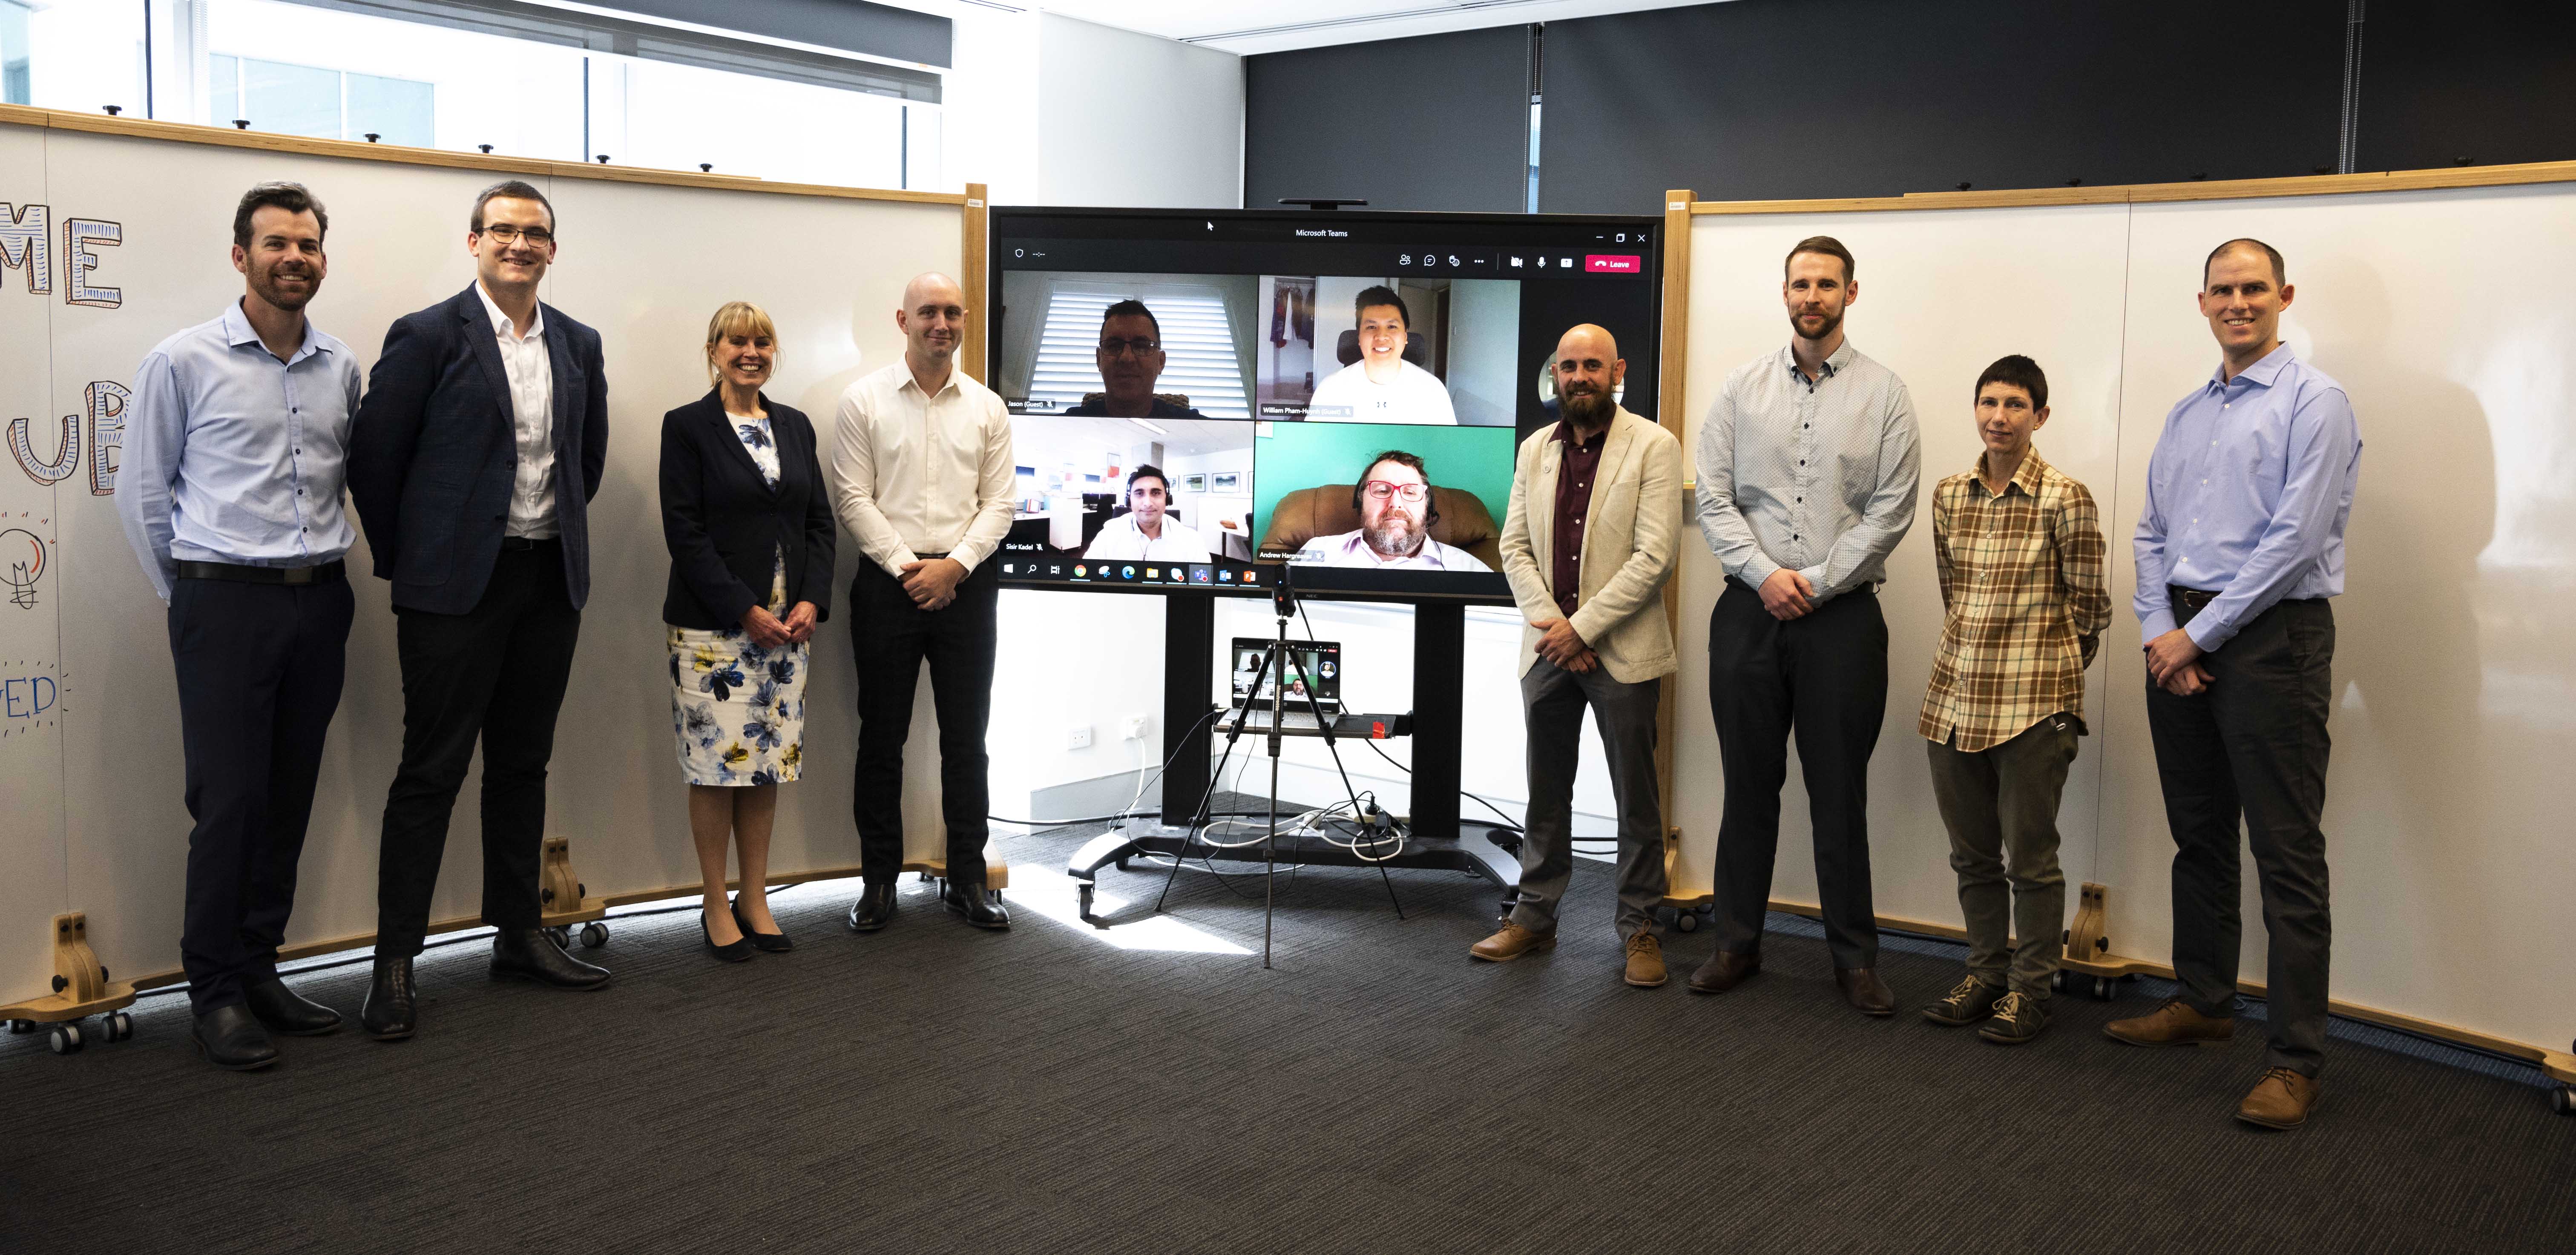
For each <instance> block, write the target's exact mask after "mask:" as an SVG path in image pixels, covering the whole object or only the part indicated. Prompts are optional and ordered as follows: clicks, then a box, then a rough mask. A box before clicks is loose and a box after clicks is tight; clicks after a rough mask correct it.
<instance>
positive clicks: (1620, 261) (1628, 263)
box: [1583, 253, 1646, 275]
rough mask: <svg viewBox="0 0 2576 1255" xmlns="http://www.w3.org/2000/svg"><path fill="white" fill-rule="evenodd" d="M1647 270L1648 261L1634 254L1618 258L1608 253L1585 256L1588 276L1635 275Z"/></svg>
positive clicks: (1585, 268)
mask: <svg viewBox="0 0 2576 1255" xmlns="http://www.w3.org/2000/svg"><path fill="white" fill-rule="evenodd" d="M1645 269H1646V259H1645V258H1643V257H1639V256H1637V255H1636V254H1633V253H1631V254H1626V255H1624V256H1617V257H1613V256H1610V255H1609V254H1606V253H1586V254H1584V255H1583V273H1585V274H1588V275H1633V274H1642V273H1644V272H1645Z"/></svg>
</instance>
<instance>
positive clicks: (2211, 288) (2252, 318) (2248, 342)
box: [2200, 245, 2296, 364]
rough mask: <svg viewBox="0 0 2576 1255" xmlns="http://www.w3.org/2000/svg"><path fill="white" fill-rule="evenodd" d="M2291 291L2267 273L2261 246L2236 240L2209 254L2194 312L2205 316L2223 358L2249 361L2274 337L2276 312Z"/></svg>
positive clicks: (2277, 335)
mask: <svg viewBox="0 0 2576 1255" xmlns="http://www.w3.org/2000/svg"><path fill="white" fill-rule="evenodd" d="M2295 294H2296V293H2295V289H2293V288H2292V287H2291V286H2290V285H2289V284H2286V283H2283V282H2281V278H2280V276H2279V275H2277V274H2275V273H2273V270H2272V259H2271V258H2270V257H2267V256H2265V255H2264V253H2263V250H2261V249H2259V248H2254V247H2252V246H2249V245H2240V246H2238V247H2235V248H2231V249H2229V250H2227V251H2226V252H2224V253H2220V254H2219V255H2218V256H2216V257H2213V258H2211V259H2210V261H2209V274H2208V277H2206V278H2204V279H2203V280H2202V281H2201V285H2200V316H2201V317H2203V318H2206V319H2208V320H2209V332H2210V334H2211V335H2212V336H2215V337H2216V338H2217V340H2218V350H2219V352H2220V353H2222V354H2225V355H2226V357H2227V360H2229V361H2231V362H2237V363H2240V364H2241V363H2249V362H2252V361H2254V360H2255V359H2257V358H2260V357H2262V356H2263V355H2264V354H2265V353H2269V352H2271V351H2272V346H2273V345H2274V344H2276V343H2278V342H2279V341H2280V332H2281V311H2282V310H2285V309H2288V308H2289V307H2290V301H2291V299H2292V298H2293V296H2294V295H2295Z"/></svg>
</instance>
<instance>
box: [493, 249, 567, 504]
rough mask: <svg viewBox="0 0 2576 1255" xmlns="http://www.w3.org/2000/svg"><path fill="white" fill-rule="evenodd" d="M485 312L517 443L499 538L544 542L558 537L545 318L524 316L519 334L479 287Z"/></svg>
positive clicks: (540, 310) (552, 388)
mask: <svg viewBox="0 0 2576 1255" xmlns="http://www.w3.org/2000/svg"><path fill="white" fill-rule="evenodd" d="M474 295H476V296H479V297H481V298H483V312H484V313H485V314H487V315H490V316H491V319H492V330H493V333H494V338H495V340H496V342H497V343H498V344H499V345H500V347H501V370H502V372H503V373H504V374H506V375H508V376H509V379H510V429H511V431H512V432H513V433H515V434H516V436H517V438H518V443H519V474H518V479H517V481H516V482H515V483H513V484H512V485H511V486H510V522H509V525H508V527H506V528H504V529H503V533H502V534H503V535H507V536H525V537H528V538H529V539H532V540H543V539H545V538H547V537H550V536H554V535H558V534H559V533H560V532H561V530H562V529H561V528H559V527H558V526H556V524H555V370H554V358H553V356H552V355H550V354H548V353H547V352H546V315H545V312H544V308H543V307H542V306H539V307H536V309H537V312H535V313H532V314H530V315H528V329H527V330H526V331H525V332H520V331H518V330H517V328H516V327H515V326H514V325H513V324H512V323H511V321H510V316H509V315H507V314H504V313H502V312H501V307H500V306H499V305H498V304H495V303H494V302H493V300H492V294H491V293H489V292H486V291H484V290H483V285H482V283H480V282H477V283H476V284H475V285H474Z"/></svg>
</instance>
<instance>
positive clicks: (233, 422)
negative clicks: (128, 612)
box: [116, 301, 359, 601]
mask: <svg viewBox="0 0 2576 1255" xmlns="http://www.w3.org/2000/svg"><path fill="white" fill-rule="evenodd" d="M358 381H359V373H358V361H357V358H356V357H355V356H353V355H352V354H351V353H350V352H349V346H347V345H345V344H342V343H340V342H339V341H338V340H335V339H332V338H331V337H330V336H327V335H324V334H322V332H321V331H320V330H318V329H316V328H315V327H314V326H313V323H312V321H311V320H309V319H308V320H306V322H305V324H304V343H303V344H302V345H301V346H299V347H298V348H297V349H296V350H295V355H294V356H293V357H291V358H289V359H287V360H286V361H283V362H281V361H279V360H277V357H276V355H275V354H272V353H270V352H269V351H268V347H267V346H266V345H264V344H261V343H260V340H259V333H258V332H256V331H253V330H251V325H250V319H249V318H247V317H245V316H243V314H242V311H241V303H240V302H239V301H235V302H233V303H232V304H230V305H226V306H225V307H224V312H223V316H222V317H220V318H217V319H215V320H214V321H212V322H208V323H202V324H199V325H197V326H194V327H190V328H188V329H187V330H185V331H182V332H180V333H179V334H177V335H174V336H172V337H170V338H169V339H167V340H164V341H162V342H161V344H160V347H158V348H155V349H153V350H152V352H151V354H150V355H148V356H146V357H145V358H144V359H143V365H142V366H141V367H140V368H138V369H137V370H136V371H135V375H134V400H133V403H132V405H131V407H130V408H129V409H128V410H127V412H126V415H125V461H124V463H123V464H122V466H121V468H120V472H119V474H118V476H117V478H118V481H119V482H118V485H117V493H116V513H117V516H118V517H119V518H121V519H123V520H124V522H125V538H126V540H127V541H128V542H129V543H131V544H132V545H133V546H134V554H135V556H136V557H137V558H140V559H142V562H143V571H144V574H146V575H148V576H150V577H151V579H152V587H153V590H154V591H155V592H158V593H160V594H161V599H162V600H164V601H167V600H169V598H170V585H171V581H173V580H174V579H176V578H177V577H178V564H179V563H181V562H229V563H234V564H236V565H243V566H278V567H302V566H319V565H321V564H322V563H325V562H329V561H332V560H334V559H336V558H339V557H342V556H343V555H345V554H347V553H348V552H349V546H350V545H352V544H354V543H355V542H356V540H357V534H356V532H354V531H353V530H352V529H351V528H350V526H349V516H348V512H347V511H346V510H345V509H344V508H343V507H342V505H341V498H340V490H341V486H342V483H343V480H344V479H345V478H346V474H347V469H346V468H347V460H348V458H347V455H348V444H349V415H350V414H351V413H352V412H353V411H355V410H356V409H357V408H358Z"/></svg>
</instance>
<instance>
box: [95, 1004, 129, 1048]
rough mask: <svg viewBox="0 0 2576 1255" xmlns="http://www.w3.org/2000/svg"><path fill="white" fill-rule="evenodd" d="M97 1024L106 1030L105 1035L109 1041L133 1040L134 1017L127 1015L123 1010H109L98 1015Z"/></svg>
mask: <svg viewBox="0 0 2576 1255" xmlns="http://www.w3.org/2000/svg"><path fill="white" fill-rule="evenodd" d="M99 1024H100V1026H101V1027H103V1028H105V1029H106V1030H107V1032H106V1034H105V1036H106V1037H107V1039H108V1040H109V1041H131V1040H133V1037H134V1017H133V1016H131V1015H127V1014H126V1013H125V1012H123V1011H111V1012H109V1013H108V1014H106V1015H104V1016H102V1017H100V1019H99Z"/></svg>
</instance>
